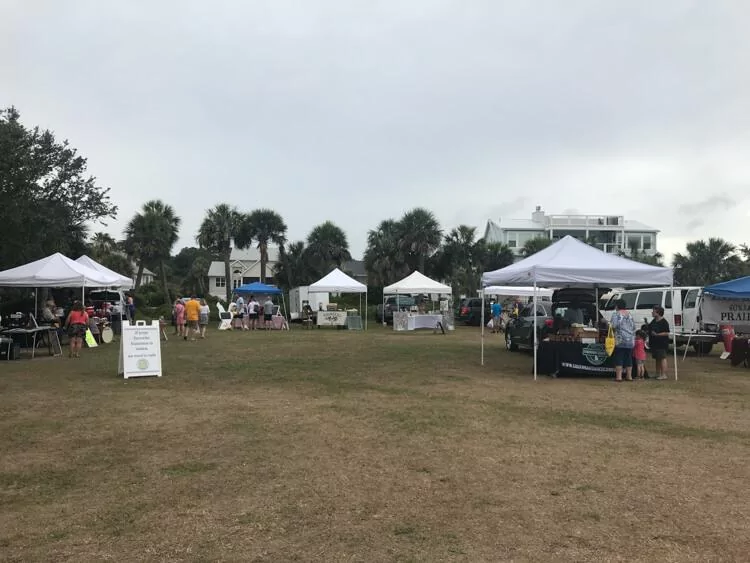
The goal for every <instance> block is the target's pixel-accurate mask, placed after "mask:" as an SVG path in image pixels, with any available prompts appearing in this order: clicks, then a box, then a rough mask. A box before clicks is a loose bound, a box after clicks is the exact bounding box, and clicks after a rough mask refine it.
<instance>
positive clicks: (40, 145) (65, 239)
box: [0, 107, 117, 268]
mask: <svg viewBox="0 0 750 563" xmlns="http://www.w3.org/2000/svg"><path fill="white" fill-rule="evenodd" d="M86 164H87V163H86V159H85V158H84V157H82V156H80V155H79V154H78V153H77V151H76V149H74V148H73V147H71V146H70V144H69V143H68V141H67V140H65V141H62V142H60V141H57V140H56V138H55V135H54V134H53V133H52V132H51V131H49V130H42V129H40V128H39V127H34V128H33V129H29V128H27V127H25V126H24V125H23V124H22V123H21V121H20V114H19V112H18V111H16V109H15V108H13V107H11V108H8V109H5V110H2V111H0V200H1V201H2V205H1V206H0V238H2V240H3V244H2V245H0V267H2V268H8V267H12V266H17V265H20V264H22V263H24V262H28V261H30V260H35V259H38V258H41V257H43V256H46V255H49V254H51V253H53V252H62V253H63V254H68V255H80V254H83V253H84V252H85V251H86V236H87V226H86V225H87V223H90V222H102V221H104V220H106V219H109V218H114V217H115V216H116V215H117V206H116V205H114V204H113V203H112V202H111V201H110V196H109V189H108V188H104V187H101V186H99V185H98V184H97V182H96V179H95V178H94V177H93V176H90V175H88V174H87V172H86Z"/></svg>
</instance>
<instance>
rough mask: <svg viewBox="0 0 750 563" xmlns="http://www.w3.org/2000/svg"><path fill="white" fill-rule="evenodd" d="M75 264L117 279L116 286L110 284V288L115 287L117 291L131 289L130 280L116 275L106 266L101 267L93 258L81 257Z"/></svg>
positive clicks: (131, 282) (131, 283)
mask: <svg viewBox="0 0 750 563" xmlns="http://www.w3.org/2000/svg"><path fill="white" fill-rule="evenodd" d="M76 262H78V263H79V264H83V265H84V266H86V267H88V268H91V269H92V270H96V271H97V272H101V273H102V274H106V275H109V276H114V277H115V278H117V280H118V282H117V283H116V284H112V287H116V288H119V289H130V288H132V287H133V280H132V279H131V278H129V277H127V276H123V275H122V274H118V273H117V272H115V271H114V270H110V269H109V268H107V267H106V266H103V265H101V264H100V263H99V262H97V261H96V260H94V259H93V258H89V257H88V256H86V255H83V256H81V257H80V258H78V259H77V260H76Z"/></svg>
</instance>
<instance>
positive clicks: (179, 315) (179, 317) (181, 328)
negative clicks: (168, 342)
mask: <svg viewBox="0 0 750 563" xmlns="http://www.w3.org/2000/svg"><path fill="white" fill-rule="evenodd" d="M174 320H175V330H176V332H175V334H177V336H185V304H184V303H183V302H182V299H179V298H178V299H177V300H176V301H175V302H174Z"/></svg>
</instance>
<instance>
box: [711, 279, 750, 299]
mask: <svg viewBox="0 0 750 563" xmlns="http://www.w3.org/2000/svg"><path fill="white" fill-rule="evenodd" d="M703 293H707V294H709V295H712V296H716V297H731V298H735V299H750V276H746V277H744V278H738V279H736V280H731V281H726V282H721V283H715V284H714V285H709V286H706V287H705V288H704V289H703Z"/></svg>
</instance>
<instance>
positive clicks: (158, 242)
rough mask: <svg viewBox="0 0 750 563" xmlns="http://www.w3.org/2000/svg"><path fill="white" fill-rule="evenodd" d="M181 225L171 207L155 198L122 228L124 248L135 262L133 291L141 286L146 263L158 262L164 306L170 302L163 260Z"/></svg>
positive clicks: (174, 241)
mask: <svg viewBox="0 0 750 563" xmlns="http://www.w3.org/2000/svg"><path fill="white" fill-rule="evenodd" d="M181 222H182V220H181V219H180V218H179V217H178V216H177V215H176V214H175V212H174V208H173V207H172V206H171V205H168V204H166V203H164V202H163V201H161V200H158V199H155V200H151V201H147V202H146V203H144V204H143V207H142V208H141V211H139V212H137V213H136V214H135V215H134V216H133V218H132V219H130V221H129V222H128V224H127V226H126V227H125V247H126V248H127V250H128V252H129V254H131V255H132V256H134V257H135V258H136V259H137V261H138V275H137V276H136V281H135V287H136V289H138V288H139V287H140V284H141V279H142V277H143V268H144V266H145V262H158V264H159V269H160V271H161V281H162V289H163V290H164V299H165V303H169V302H170V296H169V286H168V283H167V269H166V261H167V260H168V259H169V256H170V254H171V253H172V247H173V246H174V244H175V243H176V242H177V238H178V235H179V231H180V223H181Z"/></svg>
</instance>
